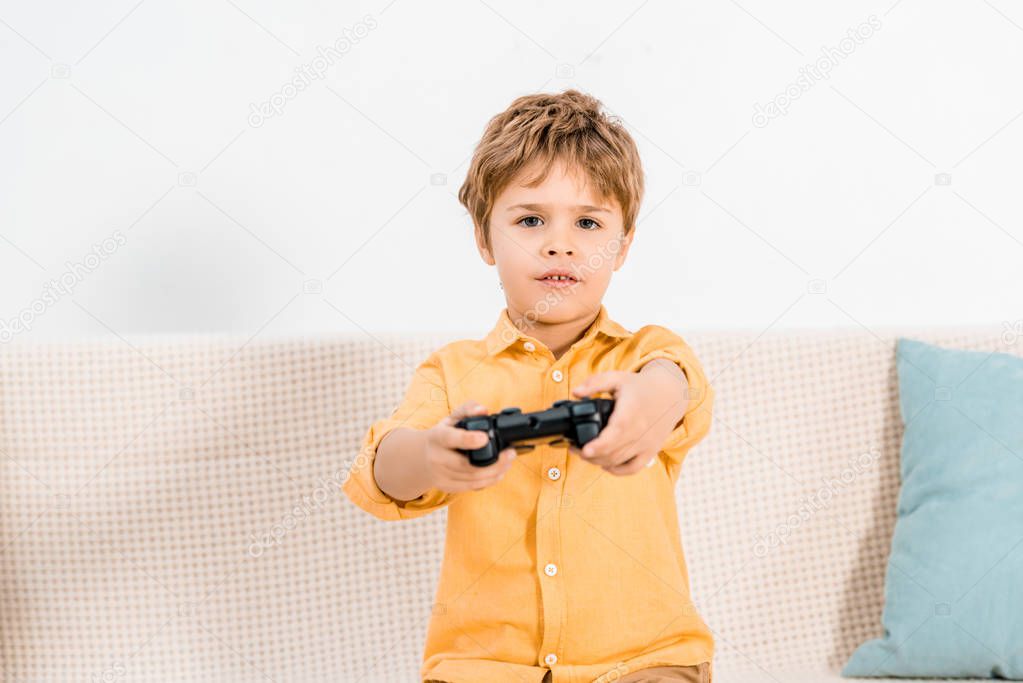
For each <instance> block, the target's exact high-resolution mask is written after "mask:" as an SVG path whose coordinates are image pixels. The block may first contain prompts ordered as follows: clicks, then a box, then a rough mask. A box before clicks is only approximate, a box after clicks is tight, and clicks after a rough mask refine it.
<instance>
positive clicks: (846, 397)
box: [0, 326, 1023, 683]
mask: <svg viewBox="0 0 1023 683" xmlns="http://www.w3.org/2000/svg"><path fill="white" fill-rule="evenodd" d="M679 333H680V334H682V336H683V337H684V338H685V339H686V341H687V342H688V343H689V344H690V345H691V346H692V347H693V349H694V350H695V351H696V352H697V354H698V356H699V357H700V359H701V361H702V363H703V365H704V368H705V370H706V371H707V375H708V377H709V378H710V379H711V381H712V382H714V385H715V389H716V390H717V396H718V403H717V406H716V409H715V421H714V425H713V427H712V429H711V433H710V435H709V436H708V437H707V439H705V440H704V441H703V442H702V443H701V444H699V445H698V446H697V447H696V448H695V449H694V450H693V451H692V452H691V453H690V454H689V456H688V457H687V459H686V463H685V466H684V468H683V471H682V476H681V479H680V481H679V485H678V491H677V497H678V502H679V513H680V516H681V524H682V534H683V546H684V549H685V552H686V556H687V563H688V567H689V570H690V574H691V581H692V590H693V596H694V599H695V600H696V602H697V605H698V607H699V609H700V611H701V615H702V616H703V617H704V618H705V619H706V621H707V623H708V625H709V626H710V627H711V629H712V630H713V631H714V634H715V638H716V643H717V658H716V660H715V667H714V677H715V682H716V683H728V682H729V681H743V682H745V681H750V682H756V681H782V682H789V681H795V682H796V683H801V682H802V681H806V682H807V683H809V682H810V681H814V682H820V681H828V680H836V681H837V680H844V679H841V678H840V677H839V675H838V671H839V670H840V668H841V666H842V665H843V664H844V663H845V661H846V660H847V658H848V657H849V654H850V653H851V652H852V651H853V649H854V648H855V647H856V646H857V645H858V644H860V643H862V642H863V641H864V640H866V639H868V638H871V637H876V636H878V635H880V629H881V622H880V615H881V607H882V598H883V577H884V569H885V563H886V558H887V553H888V551H889V548H890V543H891V533H892V528H893V525H894V521H895V504H896V494H897V492H898V486H899V481H898V467H897V464H898V463H897V459H898V453H899V445H900V437H901V433H900V429H901V428H900V421H899V416H898V404H897V402H896V398H897V393H896V391H897V384H896V380H895V365H894V342H895V338H896V337H897V336H900V335H905V336H912V337H914V338H916V339H920V340H924V341H928V342H931V343H935V344H942V345H946V346H951V347H957V348H966V349H975V350H987V351H991V350H996V349H997V350H1001V351H1006V352H1009V353H1014V354H1020V355H1023V340H1021V341H1019V342H1016V343H1015V344H1012V343H1009V341H1011V339H1010V340H1008V341H1007V340H1005V339H1002V337H1001V334H1000V333H1001V329H999V328H997V327H995V326H992V327H989V328H941V329H939V328H935V329H878V328H875V329H874V330H873V331H868V330H865V329H864V328H861V327H856V328H849V329H845V330H839V331H833V332H784V333H780V332H773V331H770V332H767V333H766V334H761V330H750V331H748V332H728V333H719V332H701V333H697V332H688V331H686V330H679ZM475 336H478V334H476V333H473V332H467V333H466V334H462V335H437V334H432V335H376V336H375V337H374V338H369V337H349V336H331V337H319V338H315V339H297V338H290V339H267V338H263V337H257V338H256V339H253V340H248V339H246V338H241V337H239V338H223V337H215V338H214V337H174V338H147V339H135V340H128V342H126V341H124V340H115V341H109V342H107V341H103V342H81V343H77V344H65V345H55V344H51V345H38V346H36V345H22V344H13V345H8V346H3V347H0V405H2V413H0V468H2V470H0V486H2V491H0V548H2V551H0V562H2V569H0V665H2V667H3V669H2V671H3V674H4V676H5V679H7V680H33V681H36V680H42V681H50V680H52V681H57V680H69V679H91V678H93V677H95V678H97V679H99V680H107V679H106V678H104V676H107V677H108V678H109V680H118V679H122V680H131V681H167V680H173V681H209V680H232V681H264V680H267V678H270V679H273V680H277V681H285V680H289V681H328V680H331V681H366V682H376V681H417V680H419V679H418V670H419V663H420V661H419V660H420V654H421V646H422V642H423V637H424V632H425V628H426V623H427V617H428V615H429V613H430V610H431V609H432V607H433V606H432V602H433V590H434V586H435V581H436V578H437V573H438V569H439V563H440V559H441V554H442V549H443V541H444V522H445V519H446V517H445V514H446V513H445V512H444V511H443V510H442V511H439V512H438V513H436V514H431V515H427V516H425V517H423V518H420V519H415V520H406V521H402V522H396V523H391V522H381V521H379V520H376V519H373V518H371V517H370V516H369V515H366V514H365V513H364V512H362V511H361V510H359V509H358V508H356V507H355V506H354V505H352V504H351V503H350V502H348V501H347V500H346V499H345V498H344V496H343V495H342V494H341V493H340V492H339V491H338V488H337V487H338V485H339V483H340V481H341V478H343V476H344V471H345V469H346V468H347V466H348V465H349V464H350V462H351V460H352V459H353V458H354V457H355V456H356V455H357V453H356V452H355V449H357V448H358V444H359V440H360V438H361V437H362V435H363V434H364V431H365V429H366V428H367V426H368V425H369V424H370V423H371V422H372V421H373V420H374V419H377V418H379V417H381V416H384V415H387V414H389V412H390V411H391V410H392V409H393V407H394V406H395V405H396V403H397V401H398V400H399V399H400V397H401V394H402V391H403V389H404V387H405V386H406V384H407V381H408V379H409V376H410V374H411V372H412V370H413V369H414V368H415V366H416V364H417V363H418V362H419V361H421V360H422V359H423V358H425V357H426V356H427V355H428V353H429V352H430V351H432V350H433V349H435V348H436V347H437V346H439V345H441V344H442V343H444V342H446V341H450V340H452V339H456V338H463V337H475ZM523 457H528V455H527V456H523ZM874 680H877V679H874ZM959 680H962V679H959Z"/></svg>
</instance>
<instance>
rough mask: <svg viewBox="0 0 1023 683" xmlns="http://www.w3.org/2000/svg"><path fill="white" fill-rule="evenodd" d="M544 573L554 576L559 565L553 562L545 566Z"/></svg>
mask: <svg viewBox="0 0 1023 683" xmlns="http://www.w3.org/2000/svg"><path fill="white" fill-rule="evenodd" d="M543 573H544V574H546V575H547V576H554V575H555V574H557V573H558V565H556V564H553V563H552V564H549V565H547V566H546V567H544V568H543Z"/></svg>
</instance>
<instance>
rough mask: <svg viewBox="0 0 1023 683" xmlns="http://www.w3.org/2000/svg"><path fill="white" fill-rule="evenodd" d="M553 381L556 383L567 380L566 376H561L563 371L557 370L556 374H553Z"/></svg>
mask: <svg viewBox="0 0 1023 683" xmlns="http://www.w3.org/2000/svg"><path fill="white" fill-rule="evenodd" d="M551 379H553V380H554V381H555V382H560V381H561V380H563V379H565V376H564V375H563V374H561V370H555V371H554V372H552V373H551Z"/></svg>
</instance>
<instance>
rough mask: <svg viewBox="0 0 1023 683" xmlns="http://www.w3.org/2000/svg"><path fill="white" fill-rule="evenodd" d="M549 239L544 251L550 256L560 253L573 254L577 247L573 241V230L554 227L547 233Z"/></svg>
mask: <svg viewBox="0 0 1023 683" xmlns="http://www.w3.org/2000/svg"><path fill="white" fill-rule="evenodd" d="M547 235H548V239H547V240H546V244H544V248H543V251H544V253H545V254H547V255H548V256H555V255H557V254H559V253H562V254H565V255H566V256H572V255H573V254H574V253H575V249H574V248H573V246H572V242H571V230H570V229H569V230H565V229H557V228H553V229H551V230H550V232H548V233H547Z"/></svg>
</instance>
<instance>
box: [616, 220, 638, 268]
mask: <svg viewBox="0 0 1023 683" xmlns="http://www.w3.org/2000/svg"><path fill="white" fill-rule="evenodd" d="M622 234H623V235H624V234H625V233H624V232H623V233H622ZM634 234H636V228H635V226H633V228H632V230H631V231H630V232H629V234H628V235H627V236H624V237H621V238H620V240H619V241H620V243H621V248H620V249H619V250H618V253H617V254H616V255H615V267H614V270H618V269H619V268H620V267H621V265H622V264H623V263H625V256H626V254H628V253H629V247H631V246H632V236H633V235H634Z"/></svg>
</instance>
